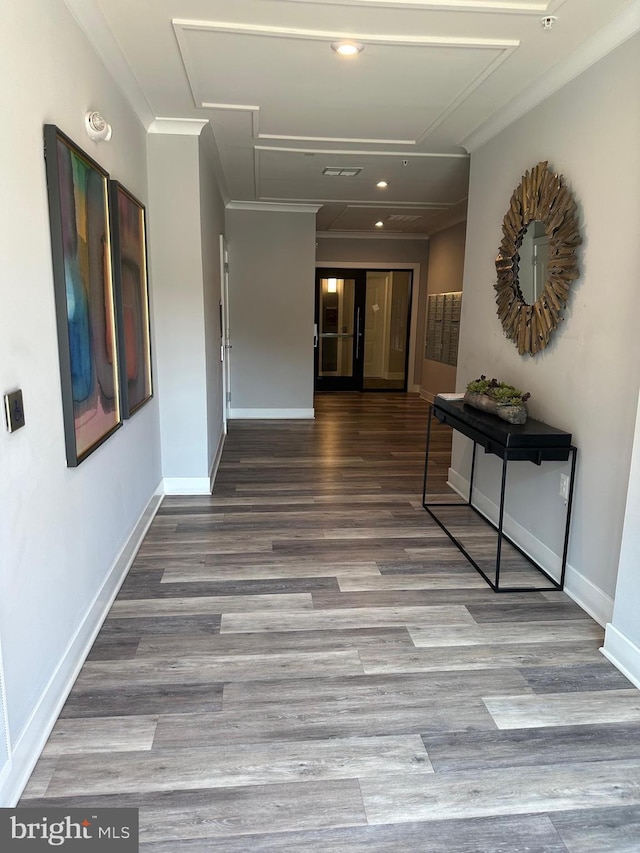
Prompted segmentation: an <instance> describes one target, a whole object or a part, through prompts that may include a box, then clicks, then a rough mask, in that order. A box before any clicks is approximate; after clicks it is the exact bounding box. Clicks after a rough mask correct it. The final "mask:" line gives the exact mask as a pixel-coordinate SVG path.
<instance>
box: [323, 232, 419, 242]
mask: <svg viewBox="0 0 640 853" xmlns="http://www.w3.org/2000/svg"><path fill="white" fill-rule="evenodd" d="M316 239H320V240H429V239H430V236H429V234H407V233H405V232H403V233H399V232H398V233H396V234H379V233H377V232H376V233H373V232H369V231H340V232H334V231H316Z"/></svg>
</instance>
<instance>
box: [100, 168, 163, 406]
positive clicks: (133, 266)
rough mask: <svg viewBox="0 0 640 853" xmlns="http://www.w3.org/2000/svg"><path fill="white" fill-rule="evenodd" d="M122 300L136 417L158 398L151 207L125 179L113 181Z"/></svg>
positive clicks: (127, 393)
mask: <svg viewBox="0 0 640 853" xmlns="http://www.w3.org/2000/svg"><path fill="white" fill-rule="evenodd" d="M109 207H110V215H111V249H112V259H113V276H114V285H115V296H116V316H117V330H118V351H119V355H120V358H119V364H120V399H121V405H122V415H123V417H124V418H130V417H131V416H132V415H133V414H135V412H137V411H138V410H139V409H141V408H142V406H144V404H145V403H147V402H148V401H149V400H150V399H151V398H152V397H153V372H152V363H151V322H150V313H149V281H148V274H147V239H146V210H145V206H144V205H143V204H142V202H141V201H139V200H138V199H137V198H136V197H135V196H134V195H133V194H132V193H130V192H129V190H127V189H126V187H124V186H123V185H122V184H121V183H120V182H119V181H115V180H110V181H109Z"/></svg>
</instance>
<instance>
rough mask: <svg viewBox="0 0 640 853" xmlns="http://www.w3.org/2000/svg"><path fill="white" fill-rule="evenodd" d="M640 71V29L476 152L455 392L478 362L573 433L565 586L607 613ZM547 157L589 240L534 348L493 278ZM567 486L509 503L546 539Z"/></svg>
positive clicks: (633, 331)
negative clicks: (504, 316)
mask: <svg viewBox="0 0 640 853" xmlns="http://www.w3.org/2000/svg"><path fill="white" fill-rule="evenodd" d="M639 79H640V39H639V38H638V37H637V36H636V37H634V38H633V39H630V40H629V41H628V42H626V43H625V44H623V45H622V46H621V47H619V48H618V49H617V50H616V51H614V52H613V53H611V54H609V55H608V56H606V57H605V58H604V59H602V60H601V61H600V62H598V63H597V64H595V65H593V66H591V67H590V68H589V69H588V70H587V71H585V72H584V73H583V74H582V75H581V76H580V77H578V78H576V79H575V80H573V81H572V82H571V83H569V84H568V85H566V86H565V87H564V88H563V89H561V90H560V91H558V92H557V93H556V94H555V95H553V96H552V97H550V98H548V99H547V100H546V101H544V102H543V103H541V104H540V105H539V106H538V107H536V108H535V109H534V110H532V111H531V112H529V113H528V114H526V115H525V116H524V117H522V118H521V119H520V120H518V121H517V122H516V123H514V124H513V125H511V126H510V127H508V128H507V129H506V130H504V131H503V132H502V133H500V134H499V135H498V136H497V137H495V138H494V139H492V140H490V141H489V142H487V143H486V144H485V145H484V146H483V147H482V148H480V149H479V150H477V151H474V152H472V157H471V181H470V193H469V211H468V224H467V242H466V257H465V275H464V299H463V306H462V324H461V345H460V353H459V359H458V378H457V386H458V390H462V389H464V387H465V386H466V384H467V382H469V380H471V379H473V378H475V377H476V376H478V375H479V374H480V373H485V374H487V375H489V376H496V377H497V378H498V379H501V380H504V381H507V382H511V383H513V384H515V385H517V386H519V387H521V388H523V389H525V390H527V391H530V392H531V394H532V397H531V401H530V414H531V415H532V416H533V417H535V418H539V419H541V420H544V421H547V422H548V423H551V424H553V425H555V426H557V427H560V428H562V429H565V430H568V431H570V432H572V433H573V436H574V443H575V444H576V445H577V447H578V474H577V490H576V496H575V506H574V513H573V525H572V534H571V541H570V549H569V561H568V562H569V571H568V575H567V591H568V592H569V593H570V594H571V595H573V596H574V597H576V599H578V600H579V601H580V602H581V603H582V604H583V606H585V607H586V608H587V609H589V610H590V612H592V613H593V614H594V615H595V616H596V617H597V618H598V619H599V620H600V621H601V622H603V623H604V622H605V621H607V620H608V619H610V617H611V607H612V598H613V594H614V588H615V581H616V571H617V565H618V554H619V549H620V540H621V534H622V524H623V518H624V509H625V501H626V493H627V480H628V473H629V462H630V457H631V447H632V441H633V432H634V421H635V415H636V402H637V393H638V386H639V379H640V336H639V335H638V332H637V317H638V314H639V311H640V288H638V284H637V282H638V269H640V248H639V247H640V243H639V242H638V240H637V239H636V237H635V229H636V228H637V223H638V222H639V221H640V192H639V191H638V188H639V187H640V158H639V157H638V150H639V148H640V110H639V109H638V94H639V93H638V80H639ZM540 160H549V161H550V164H551V166H552V167H553V168H554V169H555V170H557V171H559V172H561V173H562V174H564V176H565V178H566V180H567V181H568V183H569V185H570V186H571V188H572V189H573V192H574V193H575V196H576V198H577V201H578V205H579V216H580V222H581V227H582V232H583V235H584V245H583V247H582V249H581V251H580V270H581V274H580V279H579V280H578V282H577V283H576V285H575V287H574V288H573V293H572V296H571V300H570V304H569V306H568V308H567V310H566V311H565V322H564V323H563V324H562V325H561V327H560V329H559V330H558V332H557V333H556V335H555V337H554V339H553V342H552V344H551V345H550V346H549V347H548V348H547V349H546V350H545V351H544V352H542V353H541V354H539V355H537V356H535V357H533V358H532V357H529V356H526V357H520V356H519V355H518V352H517V350H516V348H515V347H514V346H513V344H512V342H511V341H508V340H506V339H505V337H504V335H503V332H502V327H501V325H500V322H499V320H498V317H497V315H496V304H495V298H494V297H495V294H494V290H493V286H492V285H493V283H494V282H495V278H496V275H495V266H494V258H495V256H496V253H497V249H498V246H499V244H500V240H501V223H502V218H503V216H504V214H505V212H506V210H507V207H508V204H509V199H510V196H511V193H512V191H513V189H514V188H515V187H516V185H517V184H518V183H519V182H520V178H521V176H522V174H523V173H524V171H525V170H526V169H528V168H530V167H532V166H534V165H535V164H536V163H537V162H539V161H540ZM463 444H464V442H463V441H462V440H461V441H457V442H456V443H455V451H454V459H453V468H454V470H455V473H457V474H458V475H459V476H463V477H464V476H466V471H467V468H466V462H467V454H466V450H463ZM493 461H494V462H497V460H495V459H494V460H493ZM529 467H530V468H533V466H529ZM543 467H544V466H543ZM516 479H517V478H516ZM531 479H533V478H531ZM478 485H479V487H480V488H481V489H483V481H482V479H480V480H479V482H478ZM558 485H559V483H558V482H557V481H556V475H555V474H554V476H553V478H552V480H551V482H549V483H545V487H548V491H545V492H544V494H543V493H538V492H536V490H535V487H534V484H533V482H530V483H529V484H528V488H527V489H526V491H525V492H524V493H523V494H522V497H521V500H519V499H518V496H516V501H515V504H513V503H512V506H513V509H514V511H515V512H516V513H517V514H519V515H520V516H521V518H522V519H523V523H525V524H526V523H527V519H528V513H529V510H528V507H532V508H535V514H536V524H537V529H536V533H537V534H538V535H539V536H540V538H541V539H544V538H545V534H546V530H547V526H548V525H551V526H553V519H549V517H548V516H549V514H551V515H554V514H555V515H556V516H557V514H558V513H559V512H560V511H561V506H560V505H558V500H557V490H558ZM545 505H546V507H547V509H546V510H545V511H544V512H543V510H544V507H545ZM545 512H546V516H545Z"/></svg>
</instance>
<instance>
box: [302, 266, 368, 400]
mask: <svg viewBox="0 0 640 853" xmlns="http://www.w3.org/2000/svg"><path fill="white" fill-rule="evenodd" d="M331 277H333V278H341V279H345V278H347V279H348V278H351V279H353V280H354V323H353V350H352V364H353V372H352V375H351V376H319V375H318V369H319V359H320V337H321V334H320V316H319V310H320V281H321V279H323V278H331ZM365 287H366V277H365V273H364V271H360V270H349V269H347V268H346V267H324V266H323V267H319V266H316V269H315V309H314V311H315V314H314V317H315V328H316V339H315V343H316V346H315V349H314V359H313V365H314V367H313V371H314V390H315V391H317V392H322V391H360V390H361V389H362V371H363V368H364V347H363V346H362V341H363V340H364V299H365ZM356 317H358V318H361V323H362V326H361V327H359V325H358V322H357V320H356Z"/></svg>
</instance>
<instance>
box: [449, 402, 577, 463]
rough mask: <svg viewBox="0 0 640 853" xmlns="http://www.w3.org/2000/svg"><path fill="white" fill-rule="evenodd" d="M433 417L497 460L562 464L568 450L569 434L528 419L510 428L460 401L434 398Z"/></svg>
mask: <svg viewBox="0 0 640 853" xmlns="http://www.w3.org/2000/svg"><path fill="white" fill-rule="evenodd" d="M433 415H434V417H436V418H437V419H438V420H439V421H440V422H441V423H444V424H449V425H450V426H452V427H453V428H454V429H456V430H457V431H458V432H461V433H462V434H463V435H466V436H467V437H468V438H470V439H472V440H473V441H475V442H476V443H477V444H479V445H480V446H481V447H484V449H485V453H493V454H495V455H496V456H499V457H500V458H501V459H514V460H526V461H529V462H534V463H536V464H537V465H539V464H540V463H541V462H545V461H559V462H565V461H566V460H567V459H568V458H569V453H570V450H571V438H572V436H571V433H570V432H565V431H564V430H561V429H557V428H556V427H553V426H549V424H545V423H543V422H542V421H537V420H534V419H533V418H528V419H527V421H526V423H524V424H510V423H507V421H503V420H501V419H500V418H499V417H497V415H491V414H489V413H488V412H481V411H479V410H478V409H474V408H473V407H472V406H468V405H467V404H466V403H465V402H464V401H463V400H448V399H446V398H443V397H436V398H435V400H434V403H433Z"/></svg>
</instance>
